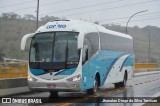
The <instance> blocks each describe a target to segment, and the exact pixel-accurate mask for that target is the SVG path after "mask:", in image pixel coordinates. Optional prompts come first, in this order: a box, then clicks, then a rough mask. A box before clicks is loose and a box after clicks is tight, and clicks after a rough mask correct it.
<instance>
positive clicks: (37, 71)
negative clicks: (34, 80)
mask: <svg viewBox="0 0 160 106" xmlns="http://www.w3.org/2000/svg"><path fill="white" fill-rule="evenodd" d="M30 72H31V73H32V74H33V75H35V76H38V75H43V74H46V73H47V72H45V71H44V70H43V69H33V68H30Z"/></svg>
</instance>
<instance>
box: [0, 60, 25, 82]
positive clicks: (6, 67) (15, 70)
mask: <svg viewBox="0 0 160 106" xmlns="http://www.w3.org/2000/svg"><path fill="white" fill-rule="evenodd" d="M27 65H28V63H26V62H23V63H19V62H14V63H0V79H7V78H22V77H27V73H28V72H27Z"/></svg>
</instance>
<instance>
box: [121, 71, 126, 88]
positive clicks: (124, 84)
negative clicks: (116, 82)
mask: <svg viewBox="0 0 160 106" xmlns="http://www.w3.org/2000/svg"><path fill="white" fill-rule="evenodd" d="M127 77H128V76H127V72H126V71H125V74H124V78H123V81H122V82H120V87H125V86H126V83H127Z"/></svg>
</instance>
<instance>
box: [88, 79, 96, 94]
mask: <svg viewBox="0 0 160 106" xmlns="http://www.w3.org/2000/svg"><path fill="white" fill-rule="evenodd" d="M97 90H98V78H97V77H96V78H95V80H94V87H93V88H91V89H88V90H87V94H91V95H94V94H96V93H97Z"/></svg>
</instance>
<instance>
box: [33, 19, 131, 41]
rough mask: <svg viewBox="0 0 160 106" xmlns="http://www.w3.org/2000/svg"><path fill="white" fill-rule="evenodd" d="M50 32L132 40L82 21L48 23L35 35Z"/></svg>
mask: <svg viewBox="0 0 160 106" xmlns="http://www.w3.org/2000/svg"><path fill="white" fill-rule="evenodd" d="M51 31H73V32H83V33H85V34H86V33H91V32H97V33H98V32H103V33H107V34H111V35H115V36H121V37H124V38H129V39H132V37H131V36H130V35H127V34H123V33H119V32H116V31H112V30H108V29H106V28H105V27H104V26H101V25H97V24H94V23H90V22H86V21H82V20H56V21H53V22H48V23H46V24H45V25H44V26H41V27H39V28H38V30H37V31H36V33H39V32H51Z"/></svg>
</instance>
